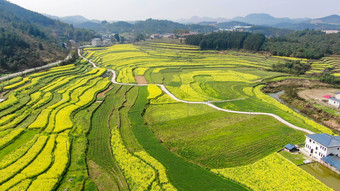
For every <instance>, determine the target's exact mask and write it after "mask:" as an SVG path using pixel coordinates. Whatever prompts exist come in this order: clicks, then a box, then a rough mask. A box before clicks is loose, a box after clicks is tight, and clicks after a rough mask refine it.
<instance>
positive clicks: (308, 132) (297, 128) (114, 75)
mask: <svg viewBox="0 0 340 191" xmlns="http://www.w3.org/2000/svg"><path fill="white" fill-rule="evenodd" d="M78 54H79V56H80V57H81V58H83V59H85V60H87V61H89V62H90V63H91V64H92V66H93V67H94V68H97V65H96V64H95V63H94V62H92V61H91V60H88V59H87V58H85V57H83V56H82V55H80V50H78ZM109 71H110V72H111V73H112V79H111V82H112V83H114V84H118V85H129V86H147V85H148V84H129V83H120V82H117V81H116V77H117V75H116V72H115V71H114V70H111V69H109ZM155 85H157V86H159V87H160V88H161V89H162V91H163V92H165V93H166V94H168V95H169V96H170V97H171V98H172V99H174V100H176V101H179V102H182V103H188V104H204V105H207V106H210V107H212V108H214V109H216V110H219V111H223V112H228V113H236V114H246V115H266V116H270V117H274V118H275V119H276V120H278V121H279V122H281V123H283V124H285V125H287V126H288V127H290V128H293V129H296V130H298V131H302V132H304V133H307V134H315V133H314V132H312V131H310V130H307V129H304V128H301V127H298V126H296V125H293V124H291V123H289V122H288V121H286V120H284V119H282V118H281V117H280V116H278V115H275V114H273V113H263V112H245V111H233V110H228V109H223V108H220V107H217V106H216V105H214V104H212V103H210V102H195V101H185V100H181V99H179V98H177V97H176V96H175V95H174V94H172V93H171V92H170V91H169V90H168V89H166V87H165V86H164V85H163V84H155Z"/></svg>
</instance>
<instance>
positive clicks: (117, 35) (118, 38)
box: [114, 33, 120, 42]
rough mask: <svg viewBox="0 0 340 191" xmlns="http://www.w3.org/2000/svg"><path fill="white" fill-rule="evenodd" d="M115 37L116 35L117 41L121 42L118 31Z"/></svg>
mask: <svg viewBox="0 0 340 191" xmlns="http://www.w3.org/2000/svg"><path fill="white" fill-rule="evenodd" d="M114 37H115V39H116V41H117V42H120V37H119V34H118V33H116V34H115V35H114Z"/></svg>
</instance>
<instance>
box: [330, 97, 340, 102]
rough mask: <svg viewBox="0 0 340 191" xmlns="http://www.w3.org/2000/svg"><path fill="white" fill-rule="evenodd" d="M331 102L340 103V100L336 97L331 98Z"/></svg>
mask: <svg viewBox="0 0 340 191" xmlns="http://www.w3.org/2000/svg"><path fill="white" fill-rule="evenodd" d="M329 99H330V100H333V101H336V102H340V99H336V98H335V97H331V98H329Z"/></svg>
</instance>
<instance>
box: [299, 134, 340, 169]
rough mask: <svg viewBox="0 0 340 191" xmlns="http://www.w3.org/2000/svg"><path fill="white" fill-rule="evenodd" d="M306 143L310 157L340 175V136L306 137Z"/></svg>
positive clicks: (314, 135) (316, 135) (318, 135)
mask: <svg viewBox="0 0 340 191" xmlns="http://www.w3.org/2000/svg"><path fill="white" fill-rule="evenodd" d="M305 143H306V144H305V149H306V150H307V152H308V154H309V156H311V157H313V158H315V159H317V160H318V161H319V162H320V163H321V164H323V165H324V166H326V167H328V168H330V169H331V170H333V171H335V172H336V173H338V174H340V136H332V135H329V134H327V133H323V134H311V135H306V141H305Z"/></svg>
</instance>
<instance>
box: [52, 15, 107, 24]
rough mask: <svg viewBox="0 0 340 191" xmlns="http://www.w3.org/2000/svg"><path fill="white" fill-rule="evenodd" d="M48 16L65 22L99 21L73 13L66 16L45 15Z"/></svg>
mask: <svg viewBox="0 0 340 191" xmlns="http://www.w3.org/2000/svg"><path fill="white" fill-rule="evenodd" d="M46 16H47V17H49V18H52V19H55V20H59V21H62V22H64V23H67V24H73V25H79V24H83V23H97V24H98V23H101V21H99V20H90V19H87V18H85V17H83V16H81V15H74V16H66V17H57V16H52V15H46Z"/></svg>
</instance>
